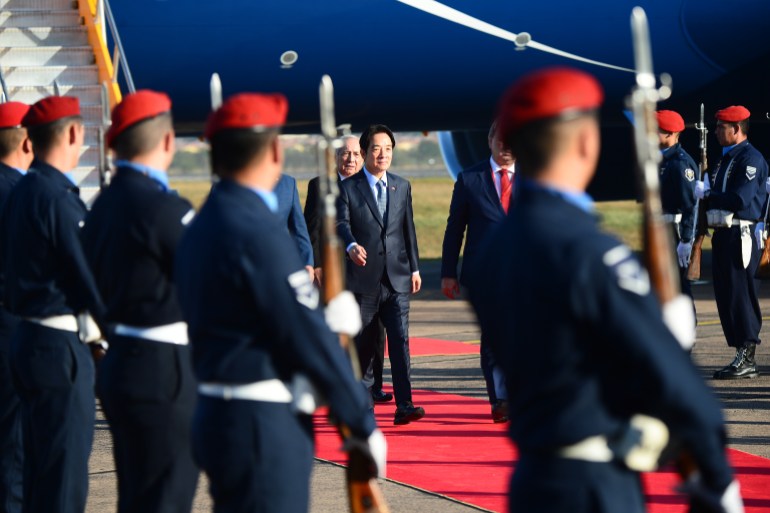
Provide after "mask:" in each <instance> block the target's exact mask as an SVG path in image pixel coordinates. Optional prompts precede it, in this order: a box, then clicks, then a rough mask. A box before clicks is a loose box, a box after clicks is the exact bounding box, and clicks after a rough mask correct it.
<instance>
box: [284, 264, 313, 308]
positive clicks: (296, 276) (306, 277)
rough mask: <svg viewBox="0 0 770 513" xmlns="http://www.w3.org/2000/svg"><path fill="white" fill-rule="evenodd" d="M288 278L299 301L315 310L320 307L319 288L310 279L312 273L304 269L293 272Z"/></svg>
mask: <svg viewBox="0 0 770 513" xmlns="http://www.w3.org/2000/svg"><path fill="white" fill-rule="evenodd" d="M288 280H289V285H291V288H292V289H294V295H295V296H296V298H297V303H299V304H301V305H305V306H306V307H308V308H310V309H311V310H315V309H316V308H317V307H318V301H319V294H318V289H317V288H316V286H315V285H313V282H312V281H311V280H310V274H308V272H307V270H306V269H302V270H300V271H297V272H293V273H291V274H290V275H289V278H288Z"/></svg>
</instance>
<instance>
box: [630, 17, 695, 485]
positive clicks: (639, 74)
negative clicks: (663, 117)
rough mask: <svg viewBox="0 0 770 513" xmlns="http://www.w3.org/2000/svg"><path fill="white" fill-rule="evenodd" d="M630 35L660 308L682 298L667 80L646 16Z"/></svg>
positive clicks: (687, 466)
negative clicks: (667, 185)
mask: <svg viewBox="0 0 770 513" xmlns="http://www.w3.org/2000/svg"><path fill="white" fill-rule="evenodd" d="M631 32H632V35H633V42H634V61H635V67H636V86H634V88H633V89H632V90H631V95H630V96H629V98H628V99H627V102H628V106H629V108H631V110H632V111H633V113H634V143H635V146H636V159H637V168H638V171H639V173H640V175H641V180H640V182H641V184H642V187H643V189H644V191H643V197H644V206H643V214H644V262H645V265H646V267H647V271H648V272H649V274H650V280H651V284H652V287H653V290H654V291H655V293H656V295H657V296H658V299H659V301H660V303H661V305H663V306H664V308H665V305H666V303H669V302H671V301H673V300H675V299H676V298H677V297H678V296H680V295H681V290H680V288H679V274H678V270H677V267H676V266H677V263H676V258H675V256H674V251H673V249H672V246H673V244H672V234H671V230H670V229H669V227H668V226H667V225H666V223H665V222H664V221H663V208H662V205H661V200H660V182H659V180H658V163H659V162H660V159H661V154H660V150H659V149H658V122H657V120H656V118H655V109H656V104H657V102H658V100H663V99H666V98H668V97H669V96H670V94H671V88H670V77H667V76H664V75H661V82H662V83H663V85H662V86H661V88H660V89H657V88H656V87H655V75H654V74H653V71H652V50H651V48H650V33H649V29H648V25H647V15H646V14H645V12H644V9H642V8H641V7H634V9H633V11H632V12H631ZM675 460H676V466H677V468H678V470H679V473H680V475H681V476H682V478H683V479H684V480H685V481H686V480H687V479H688V478H689V477H690V476H691V475H693V474H694V473H695V472H697V466H696V465H695V462H694V461H693V459H692V456H691V455H690V453H688V452H684V451H681V450H677V454H676V455H675Z"/></svg>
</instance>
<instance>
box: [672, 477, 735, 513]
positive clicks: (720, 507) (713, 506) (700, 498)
mask: <svg viewBox="0 0 770 513" xmlns="http://www.w3.org/2000/svg"><path fill="white" fill-rule="evenodd" d="M680 489H681V491H683V492H684V493H686V494H688V495H689V496H690V497H691V502H692V503H695V504H697V505H698V506H700V507H699V508H698V511H713V512H715V513H716V512H719V513H744V509H743V499H742V498H741V486H740V485H739V484H738V481H736V480H733V481H732V482H731V483H730V484H729V485H727V488H725V490H724V492H722V495H719V494H718V492H713V491H711V490H709V489H707V488H706V487H705V486H703V481H702V480H701V478H700V475H699V474H695V476H694V477H691V478H689V479H688V480H687V481H686V482H685V483H684V484H682V486H681V487H680Z"/></svg>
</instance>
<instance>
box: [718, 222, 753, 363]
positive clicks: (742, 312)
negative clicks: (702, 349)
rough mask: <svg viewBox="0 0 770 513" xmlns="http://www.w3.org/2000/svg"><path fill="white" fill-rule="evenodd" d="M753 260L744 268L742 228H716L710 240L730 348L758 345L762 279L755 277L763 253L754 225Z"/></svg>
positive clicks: (724, 326)
mask: <svg viewBox="0 0 770 513" xmlns="http://www.w3.org/2000/svg"><path fill="white" fill-rule="evenodd" d="M750 231H751V261H750V263H749V265H748V267H747V268H746V269H744V268H743V260H742V257H741V233H740V228H739V227H737V226H733V227H732V228H717V229H715V230H714V236H713V238H712V241H711V246H712V271H713V280H714V298H715V299H716V303H717V311H718V312H719V320H720V322H721V323H722V330H723V331H724V334H725V339H726V340H727V345H728V346H730V347H736V348H738V347H745V346H748V345H750V344H759V343H760V340H759V330H760V328H761V327H762V313H761V312H760V310H759V298H758V291H759V281H758V280H756V279H755V278H754V275H755V274H756V272H757V266H758V265H759V257H760V252H759V250H758V249H757V246H756V242H755V240H754V226H753V225H752V226H751V230H750Z"/></svg>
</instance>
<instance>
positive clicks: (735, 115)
mask: <svg viewBox="0 0 770 513" xmlns="http://www.w3.org/2000/svg"><path fill="white" fill-rule="evenodd" d="M749 116H751V112H749V109H747V108H746V107H744V106H743V105H731V106H730V107H727V108H725V109H722V110H718V111H717V115H716V118H717V119H718V120H719V121H727V122H728V123H737V122H738V121H743V120H744V119H749Z"/></svg>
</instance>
